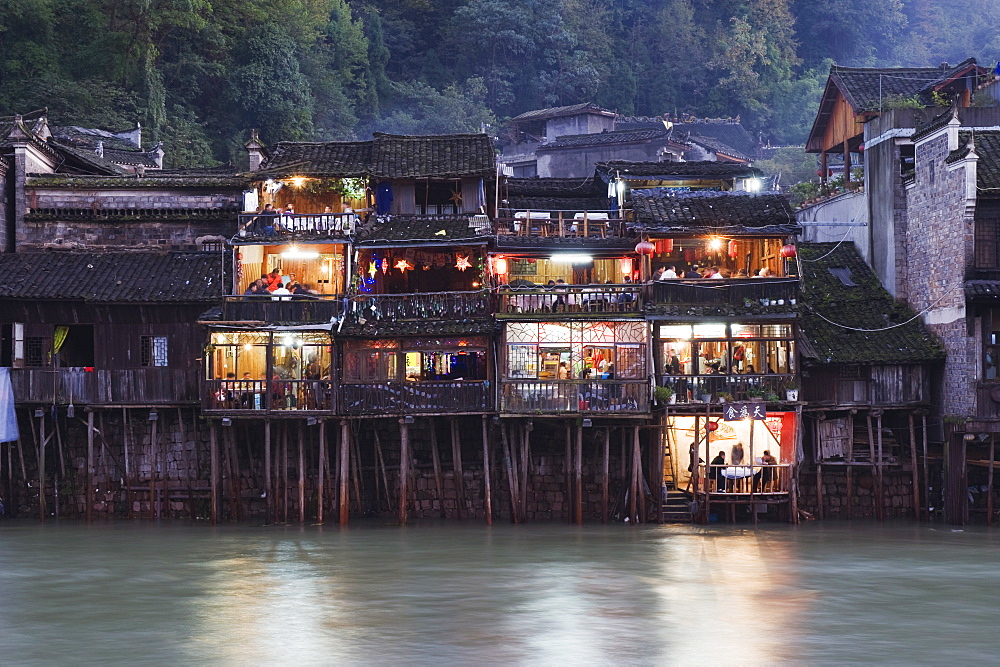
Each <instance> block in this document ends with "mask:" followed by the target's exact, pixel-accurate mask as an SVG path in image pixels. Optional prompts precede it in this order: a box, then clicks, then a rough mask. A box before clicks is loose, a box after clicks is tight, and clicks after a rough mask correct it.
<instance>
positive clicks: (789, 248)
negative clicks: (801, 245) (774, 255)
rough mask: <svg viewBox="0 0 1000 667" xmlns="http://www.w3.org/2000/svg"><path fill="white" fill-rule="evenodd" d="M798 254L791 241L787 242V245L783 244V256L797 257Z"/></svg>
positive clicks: (787, 257) (788, 257)
mask: <svg viewBox="0 0 1000 667" xmlns="http://www.w3.org/2000/svg"><path fill="white" fill-rule="evenodd" d="M796 254H797V253H796V252H795V246H793V245H792V244H791V243H786V244H785V245H783V246H781V256H782V257H784V258H785V259H795V256H796Z"/></svg>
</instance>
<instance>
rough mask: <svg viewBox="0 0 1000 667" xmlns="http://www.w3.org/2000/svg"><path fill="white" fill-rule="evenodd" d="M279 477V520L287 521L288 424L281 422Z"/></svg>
mask: <svg viewBox="0 0 1000 667" xmlns="http://www.w3.org/2000/svg"><path fill="white" fill-rule="evenodd" d="M278 467H279V469H280V475H281V477H280V479H281V520H282V522H283V523H288V424H287V423H285V424H282V429H281V463H280V464H279V466H278Z"/></svg>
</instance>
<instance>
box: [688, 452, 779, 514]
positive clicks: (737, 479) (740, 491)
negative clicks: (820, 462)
mask: <svg viewBox="0 0 1000 667" xmlns="http://www.w3.org/2000/svg"><path fill="white" fill-rule="evenodd" d="M761 451H763V449H762V450H761ZM759 455H760V452H754V456H755V457H757V456H759ZM698 477H699V480H698V492H699V493H704V491H705V486H706V481H707V483H708V484H707V486H708V491H709V492H710V493H711V494H712V502H716V501H718V502H725V501H727V500H729V501H733V502H738V501H750V499H751V497H754V500H755V501H756V500H765V501H766V500H767V499H769V498H770V499H780V498H781V497H782V496H787V495H788V494H789V492H790V491H791V489H792V466H791V465H790V464H788V463H778V464H775V465H761V464H758V463H753V464H752V465H751V464H750V463H749V462H748V463H747V465H742V466H731V465H721V466H720V465H709V464H701V465H699V466H698ZM760 496H763V497H762V498H759V497H760Z"/></svg>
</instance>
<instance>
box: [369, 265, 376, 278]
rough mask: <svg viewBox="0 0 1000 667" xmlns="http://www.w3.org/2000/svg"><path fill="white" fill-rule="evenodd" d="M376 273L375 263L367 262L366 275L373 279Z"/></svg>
mask: <svg viewBox="0 0 1000 667" xmlns="http://www.w3.org/2000/svg"><path fill="white" fill-rule="evenodd" d="M377 272H378V265H377V264H376V263H375V262H368V275H369V276H371V277H372V278H374V277H375V274H376V273H377Z"/></svg>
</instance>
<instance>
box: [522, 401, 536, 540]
mask: <svg viewBox="0 0 1000 667" xmlns="http://www.w3.org/2000/svg"><path fill="white" fill-rule="evenodd" d="M533 428H534V424H533V423H532V422H530V421H529V422H528V423H527V424H525V425H524V428H523V429H522V430H521V475H520V482H521V484H520V489H521V521H525V520H527V517H528V486H529V480H530V479H531V478H530V477H529V475H530V474H531V431H532V429H533Z"/></svg>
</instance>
